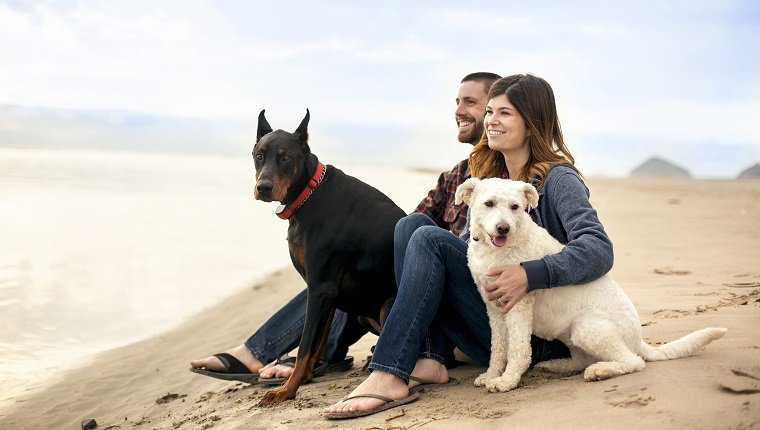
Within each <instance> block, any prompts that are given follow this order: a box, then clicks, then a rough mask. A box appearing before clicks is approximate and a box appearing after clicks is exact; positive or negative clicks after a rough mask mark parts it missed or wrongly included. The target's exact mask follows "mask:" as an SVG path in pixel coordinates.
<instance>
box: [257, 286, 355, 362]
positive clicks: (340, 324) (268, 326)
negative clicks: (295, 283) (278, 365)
mask: <svg viewBox="0 0 760 430" xmlns="http://www.w3.org/2000/svg"><path fill="white" fill-rule="evenodd" d="M305 317H306V290H303V291H301V292H300V293H299V294H298V295H296V296H295V297H294V298H293V299H292V300H291V301H290V302H288V304H286V305H285V306H283V307H282V308H281V309H280V310H279V311H277V312H276V313H275V314H274V315H272V317H271V318H269V320H267V322H265V323H264V325H262V326H261V327H260V328H259V329H258V330H257V331H256V333H254V334H253V335H251V337H249V338H248V340H246V341H245V346H246V347H247V348H248V349H249V350H250V351H251V353H252V354H253V356H254V357H256V358H257V359H258V360H259V361H261V362H262V363H265V364H266V363H270V362H272V361H274V360H276V359H277V358H279V357H280V356H282V355H283V354H285V353H287V352H289V351H291V350H293V349H294V348H295V347H297V346H298V344H299V343H300V341H301V334H302V333H303V326H304V318H305ZM366 333H367V329H366V328H365V327H363V326H362V325H360V324H359V322H358V321H357V320H356V318H355V317H354V318H349V317H348V315H347V314H346V313H345V312H342V311H339V310H336V311H335V316H334V317H333V323H332V326H331V327H330V333H329V335H328V340H327V352H326V356H327V361H328V362H330V363H333V362H336V361H340V360H342V359H344V358H345V357H346V354H347V353H348V347H349V346H351V345H353V344H354V343H356V341H358V340H359V339H360V338H361V337H362V336H364V335H365V334H366Z"/></svg>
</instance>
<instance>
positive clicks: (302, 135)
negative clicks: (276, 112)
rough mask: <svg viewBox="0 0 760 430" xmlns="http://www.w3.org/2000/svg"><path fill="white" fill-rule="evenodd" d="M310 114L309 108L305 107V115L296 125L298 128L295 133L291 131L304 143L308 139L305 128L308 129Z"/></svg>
mask: <svg viewBox="0 0 760 430" xmlns="http://www.w3.org/2000/svg"><path fill="white" fill-rule="evenodd" d="M310 116H311V115H310V114H309V109H306V116H304V117H303V119H302V120H301V124H300V125H299V126H298V128H297V129H296V131H295V133H293V134H295V135H296V137H298V140H300V141H301V142H304V143H305V142H306V141H307V140H309V132H308V130H307V129H308V126H309V118H310Z"/></svg>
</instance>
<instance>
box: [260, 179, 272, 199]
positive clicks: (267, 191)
mask: <svg viewBox="0 0 760 430" xmlns="http://www.w3.org/2000/svg"><path fill="white" fill-rule="evenodd" d="M272 189H274V185H273V184H272V181H268V180H260V181H258V182H256V193H257V194H258V197H259V198H271V196H272Z"/></svg>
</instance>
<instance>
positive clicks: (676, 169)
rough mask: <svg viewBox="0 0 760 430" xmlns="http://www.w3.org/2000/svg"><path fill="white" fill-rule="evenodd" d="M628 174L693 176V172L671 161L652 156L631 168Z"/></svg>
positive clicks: (656, 176)
mask: <svg viewBox="0 0 760 430" xmlns="http://www.w3.org/2000/svg"><path fill="white" fill-rule="evenodd" d="M628 176H630V177H640V178H658V177H662V178H691V173H689V171H688V170H686V169H684V168H683V167H680V166H677V165H675V164H673V163H671V162H670V161H667V160H663V159H662V158H658V157H652V158H650V159H648V160H647V161H645V162H643V163H641V165H639V166H638V167H636V168H635V169H633V170H631V173H630V174H628Z"/></svg>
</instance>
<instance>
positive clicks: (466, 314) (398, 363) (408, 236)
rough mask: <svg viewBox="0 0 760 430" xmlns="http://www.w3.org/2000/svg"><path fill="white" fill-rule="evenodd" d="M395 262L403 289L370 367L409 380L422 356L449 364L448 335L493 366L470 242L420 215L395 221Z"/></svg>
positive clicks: (416, 214)
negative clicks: (470, 265)
mask: <svg viewBox="0 0 760 430" xmlns="http://www.w3.org/2000/svg"><path fill="white" fill-rule="evenodd" d="M394 260H395V261H394V269H395V272H396V283H397V284H398V293H397V295H396V301H395V302H394V304H393V308H392V309H391V312H390V314H389V315H388V319H387V320H386V321H385V324H384V326H383V330H382V332H381V333H380V339H379V340H378V342H377V345H376V346H375V352H374V354H373V356H372V362H371V363H370V364H369V368H370V369H377V370H381V371H384V372H388V373H391V374H394V375H396V376H398V377H400V378H402V379H404V380H405V381H408V380H409V375H410V374H411V373H412V370H414V365H415V363H416V362H417V360H418V359H419V358H432V359H434V360H437V361H439V362H441V363H443V364H445V357H446V353H447V343H448V342H447V339H448V341H450V342H453V344H454V345H456V346H457V347H458V348H459V349H460V350H461V351H462V352H464V353H465V354H467V355H468V356H469V357H470V358H472V359H474V360H475V361H477V362H479V363H481V364H488V358H489V355H490V352H491V329H490V327H489V325H488V316H487V315H486V308H485V304H484V303H483V300H482V299H481V297H480V294H479V293H478V290H477V287H476V286H475V282H474V281H473V279H472V275H470V269H469V268H468V267H467V242H465V241H464V240H462V239H460V238H459V237H457V236H455V235H454V234H453V233H451V232H449V231H447V230H444V229H442V228H440V227H438V226H437V225H436V224H435V222H433V220H431V219H430V218H428V217H427V216H426V215H423V214H419V213H415V214H412V215H409V216H407V217H404V218H402V219H401V220H399V222H398V223H397V224H396V231H395V237H394Z"/></svg>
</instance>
